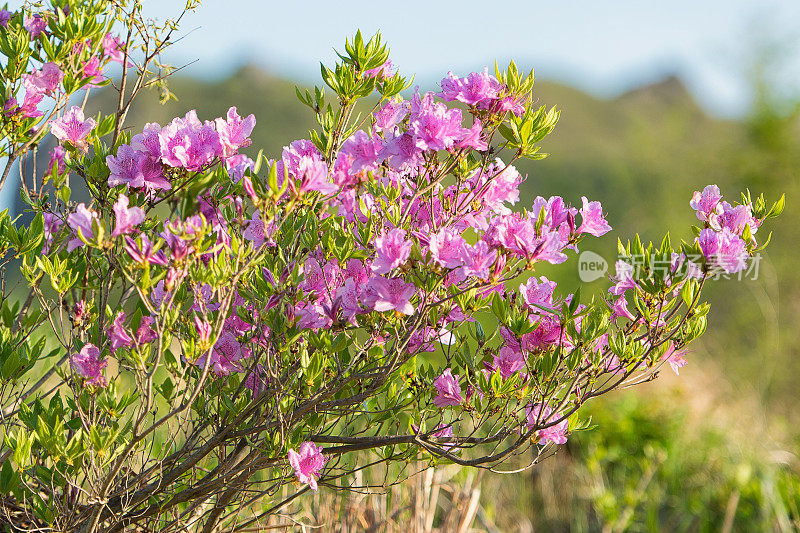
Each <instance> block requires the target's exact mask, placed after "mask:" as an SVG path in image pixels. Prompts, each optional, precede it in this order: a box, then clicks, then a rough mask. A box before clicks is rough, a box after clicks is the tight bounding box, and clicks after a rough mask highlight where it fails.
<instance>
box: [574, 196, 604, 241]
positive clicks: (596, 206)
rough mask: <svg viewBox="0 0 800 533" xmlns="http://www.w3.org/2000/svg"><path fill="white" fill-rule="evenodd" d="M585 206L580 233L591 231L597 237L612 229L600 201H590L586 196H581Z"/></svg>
mask: <svg viewBox="0 0 800 533" xmlns="http://www.w3.org/2000/svg"><path fill="white" fill-rule="evenodd" d="M581 200H582V201H583V207H582V208H581V211H580V213H581V226H580V227H579V228H578V233H589V234H590V235H594V236H595V237H600V236H602V235H605V234H606V233H608V232H609V231H611V226H609V225H608V222H606V219H605V217H604V216H603V207H602V206H601V205H600V202H590V201H589V200H587V199H586V197H585V196H581Z"/></svg>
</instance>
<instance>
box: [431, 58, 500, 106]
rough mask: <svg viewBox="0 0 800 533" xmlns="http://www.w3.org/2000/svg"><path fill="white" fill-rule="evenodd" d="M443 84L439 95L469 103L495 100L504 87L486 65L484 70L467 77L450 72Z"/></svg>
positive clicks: (448, 99)
mask: <svg viewBox="0 0 800 533" xmlns="http://www.w3.org/2000/svg"><path fill="white" fill-rule="evenodd" d="M441 86H442V92H440V93H439V94H437V96H439V97H440V98H442V99H444V100H447V101H449V102H451V101H453V100H458V101H460V102H464V103H465V104H467V105H477V104H479V103H482V102H487V101H488V100H494V99H495V98H497V97H498V96H499V95H500V91H501V90H502V89H503V85H502V84H501V83H500V82H499V81H497V78H495V77H494V76H491V75H490V74H489V68H488V67H484V69H483V72H472V73H470V74H469V75H468V76H467V77H466V78H459V77H458V76H456V75H455V74H453V73H452V72H448V73H447V77H446V78H444V79H443V80H442V81H441ZM487 103H488V102H487Z"/></svg>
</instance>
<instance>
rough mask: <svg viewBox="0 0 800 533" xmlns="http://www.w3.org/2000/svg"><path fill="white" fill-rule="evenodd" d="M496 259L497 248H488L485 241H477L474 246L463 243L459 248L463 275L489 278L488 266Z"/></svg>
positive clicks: (483, 278)
mask: <svg viewBox="0 0 800 533" xmlns="http://www.w3.org/2000/svg"><path fill="white" fill-rule="evenodd" d="M496 260H497V250H490V249H489V245H488V244H486V242H485V241H478V242H477V243H476V244H475V245H474V246H470V245H468V244H465V245H464V247H463V248H462V249H461V261H462V262H463V264H464V266H463V267H462V271H463V273H464V275H465V276H475V277H476V278H478V279H482V280H486V279H488V278H489V273H490V270H489V269H490V268H491V267H492V265H493V264H494V262H495V261H496Z"/></svg>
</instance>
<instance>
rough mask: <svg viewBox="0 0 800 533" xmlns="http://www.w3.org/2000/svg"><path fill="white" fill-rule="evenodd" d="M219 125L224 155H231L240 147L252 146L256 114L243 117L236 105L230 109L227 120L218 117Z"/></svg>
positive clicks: (216, 121)
mask: <svg viewBox="0 0 800 533" xmlns="http://www.w3.org/2000/svg"><path fill="white" fill-rule="evenodd" d="M214 122H215V123H216V125H217V132H218V133H219V140H220V142H221V143H222V148H223V155H224V156H225V157H230V156H232V155H234V154H236V152H238V151H239V149H240V148H246V147H248V146H250V134H251V133H252V132H253V128H255V126H256V117H255V115H252V114H251V115H248V116H247V118H244V119H243V118H242V117H240V116H239V113H237V112H236V108H235V107H231V108H230V109H228V115H227V120H223V119H221V118H218V119H216V120H215V121H214Z"/></svg>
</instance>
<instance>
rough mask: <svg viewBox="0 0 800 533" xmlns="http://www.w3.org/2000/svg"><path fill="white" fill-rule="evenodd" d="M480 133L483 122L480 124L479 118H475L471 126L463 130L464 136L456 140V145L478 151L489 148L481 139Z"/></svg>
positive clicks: (481, 132)
mask: <svg viewBox="0 0 800 533" xmlns="http://www.w3.org/2000/svg"><path fill="white" fill-rule="evenodd" d="M481 134H483V124H481V121H480V120H478V119H475V122H474V123H473V124H472V127H471V128H470V129H468V130H464V138H463V139H461V140H460V141H458V147H459V148H472V149H473V150H478V151H479V152H485V151H486V150H488V149H489V145H488V144H486V141H485V140H483V139H481Z"/></svg>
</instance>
